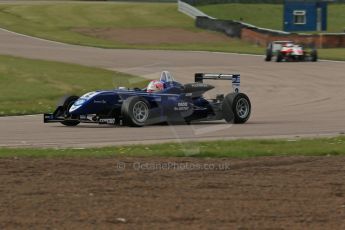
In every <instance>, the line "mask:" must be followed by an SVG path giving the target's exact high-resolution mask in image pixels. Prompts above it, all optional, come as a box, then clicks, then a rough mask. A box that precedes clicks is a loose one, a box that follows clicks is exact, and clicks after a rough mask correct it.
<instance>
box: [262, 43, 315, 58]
mask: <svg viewBox="0 0 345 230" xmlns="http://www.w3.org/2000/svg"><path fill="white" fill-rule="evenodd" d="M273 57H275V60H276V62H282V61H312V62H316V61H317V59H318V56H317V50H316V49H315V48H313V49H305V48H303V47H302V46H300V45H297V44H295V43H294V42H292V41H274V42H271V43H269V44H268V46H267V49H266V58H265V61H271V60H272V58H273Z"/></svg>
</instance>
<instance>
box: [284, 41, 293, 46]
mask: <svg viewBox="0 0 345 230" xmlns="http://www.w3.org/2000/svg"><path fill="white" fill-rule="evenodd" d="M285 47H293V44H292V43H290V42H288V43H286V44H285Z"/></svg>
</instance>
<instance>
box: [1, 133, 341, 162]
mask: <svg viewBox="0 0 345 230" xmlns="http://www.w3.org/2000/svg"><path fill="white" fill-rule="evenodd" d="M344 154H345V137H344V136H339V137H333V138H317V139H297V140H235V141H208V142H185V143H182V144H181V143H180V144H179V143H165V144H154V145H131V146H118V147H106V148H85V149H82V148H81V149H73V148H67V149H23V148H15V149H13V148H0V158H1V157H2V158H9V157H43V158H44V157H114V156H129V157H132V156H133V157H139V156H140V157H186V156H189V157H259V156H326V155H344Z"/></svg>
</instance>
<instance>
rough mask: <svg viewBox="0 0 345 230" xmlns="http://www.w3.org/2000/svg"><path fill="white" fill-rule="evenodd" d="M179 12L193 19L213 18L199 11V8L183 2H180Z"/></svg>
mask: <svg viewBox="0 0 345 230" xmlns="http://www.w3.org/2000/svg"><path fill="white" fill-rule="evenodd" d="M177 4H178V11H180V12H181V13H184V14H186V15H188V16H189V17H192V18H194V19H195V18H196V17H208V18H212V17H210V16H208V15H207V14H205V13H203V12H201V11H200V10H198V9H197V8H195V7H193V6H191V5H189V4H187V3H185V2H182V1H178V2H177Z"/></svg>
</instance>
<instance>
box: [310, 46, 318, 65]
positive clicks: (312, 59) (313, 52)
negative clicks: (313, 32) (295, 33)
mask: <svg viewBox="0 0 345 230" xmlns="http://www.w3.org/2000/svg"><path fill="white" fill-rule="evenodd" d="M310 56H311V61H312V62H317V59H318V56H317V50H316V49H313V50H312V51H311V54H310Z"/></svg>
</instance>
